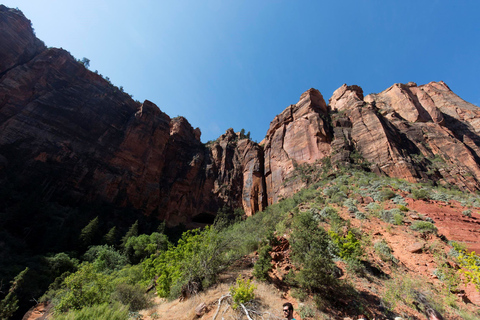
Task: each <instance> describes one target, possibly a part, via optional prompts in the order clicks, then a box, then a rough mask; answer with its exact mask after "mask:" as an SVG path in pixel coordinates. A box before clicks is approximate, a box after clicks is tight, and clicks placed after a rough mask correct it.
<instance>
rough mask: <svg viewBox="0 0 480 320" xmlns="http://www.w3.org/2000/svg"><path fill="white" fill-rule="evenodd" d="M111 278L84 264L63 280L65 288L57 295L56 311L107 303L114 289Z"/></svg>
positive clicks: (88, 264)
mask: <svg viewBox="0 0 480 320" xmlns="http://www.w3.org/2000/svg"><path fill="white" fill-rule="evenodd" d="M112 280H113V279H112V278H110V277H109V276H107V275H105V274H103V273H99V272H97V271H96V270H95V267H94V265H93V264H91V263H84V264H82V265H81V266H80V268H79V269H78V271H77V272H75V273H73V274H71V275H69V276H68V277H66V278H65V281H64V285H65V288H64V289H63V290H62V291H61V292H60V293H59V295H58V297H57V299H59V302H58V304H57V305H56V306H55V310H56V311H60V312H65V311H68V310H70V309H73V310H80V309H82V308H84V307H91V306H94V305H98V304H103V303H107V302H108V301H109V300H110V294H111V293H112V291H113V289H114V285H113V282H112Z"/></svg>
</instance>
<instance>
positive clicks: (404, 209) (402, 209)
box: [398, 204, 410, 212]
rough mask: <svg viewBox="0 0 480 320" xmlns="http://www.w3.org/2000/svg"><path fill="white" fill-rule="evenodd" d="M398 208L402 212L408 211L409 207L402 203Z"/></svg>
mask: <svg viewBox="0 0 480 320" xmlns="http://www.w3.org/2000/svg"><path fill="white" fill-rule="evenodd" d="M398 209H399V210H400V211H402V212H408V211H410V209H408V208H407V207H406V206H404V205H402V204H401V205H399V206H398Z"/></svg>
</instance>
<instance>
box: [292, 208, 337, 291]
mask: <svg viewBox="0 0 480 320" xmlns="http://www.w3.org/2000/svg"><path fill="white" fill-rule="evenodd" d="M292 228H293V230H292V234H291V238H290V244H291V247H292V261H293V263H294V265H295V266H296V267H297V269H298V270H299V271H298V273H297V274H296V275H295V281H296V282H297V283H298V284H299V285H300V286H301V287H303V288H305V289H307V290H309V291H316V290H317V289H321V288H325V287H328V286H330V285H333V284H335V283H336V278H335V277H334V270H335V264H334V263H333V261H332V256H331V253H330V252H329V250H328V247H329V239H330V237H329V236H328V233H327V232H326V231H325V230H324V229H323V228H322V227H319V226H318V223H317V222H316V220H315V219H314V218H313V216H312V214H311V213H310V212H308V211H306V212H302V213H300V214H298V215H296V216H295V217H294V221H293V225H292Z"/></svg>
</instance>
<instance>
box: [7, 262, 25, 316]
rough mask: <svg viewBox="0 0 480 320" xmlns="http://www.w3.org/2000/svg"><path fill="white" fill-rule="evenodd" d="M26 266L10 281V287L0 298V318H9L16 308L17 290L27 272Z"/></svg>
mask: <svg viewBox="0 0 480 320" xmlns="http://www.w3.org/2000/svg"><path fill="white" fill-rule="evenodd" d="M28 270H29V269H28V268H25V269H24V270H23V271H21V272H20V273H19V274H18V275H17V276H15V278H14V279H13V281H12V282H11V286H10V289H9V290H8V293H7V295H6V296H5V298H3V299H2V300H0V319H2V320H4V319H5V320H6V319H9V318H10V317H11V316H12V315H13V314H14V313H15V312H16V311H17V310H18V302H19V301H18V298H17V291H18V290H19V289H20V287H21V286H22V285H23V282H24V277H25V275H26V274H27V272H28Z"/></svg>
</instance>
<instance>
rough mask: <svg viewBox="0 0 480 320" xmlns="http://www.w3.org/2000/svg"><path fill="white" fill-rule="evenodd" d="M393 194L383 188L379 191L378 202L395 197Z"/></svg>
mask: <svg viewBox="0 0 480 320" xmlns="http://www.w3.org/2000/svg"><path fill="white" fill-rule="evenodd" d="M395 195H396V194H395V192H394V191H393V190H392V189H390V188H385V189H382V190H381V191H380V199H381V200H380V201H385V200H390V199H392V198H393V197H395Z"/></svg>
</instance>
